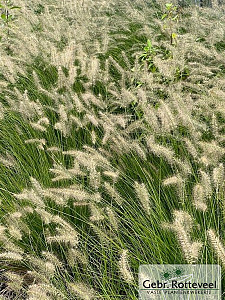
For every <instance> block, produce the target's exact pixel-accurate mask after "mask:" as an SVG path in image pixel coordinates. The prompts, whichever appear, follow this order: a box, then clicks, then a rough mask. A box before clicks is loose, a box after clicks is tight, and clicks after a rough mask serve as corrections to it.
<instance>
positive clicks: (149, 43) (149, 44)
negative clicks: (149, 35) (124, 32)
mask: <svg viewBox="0 0 225 300" xmlns="http://www.w3.org/2000/svg"><path fill="white" fill-rule="evenodd" d="M147 45H148V47H149V48H152V42H151V41H150V40H148V41H147Z"/></svg>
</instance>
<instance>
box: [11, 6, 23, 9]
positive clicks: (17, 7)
mask: <svg viewBox="0 0 225 300" xmlns="http://www.w3.org/2000/svg"><path fill="white" fill-rule="evenodd" d="M10 9H21V7H20V6H12V7H10Z"/></svg>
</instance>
